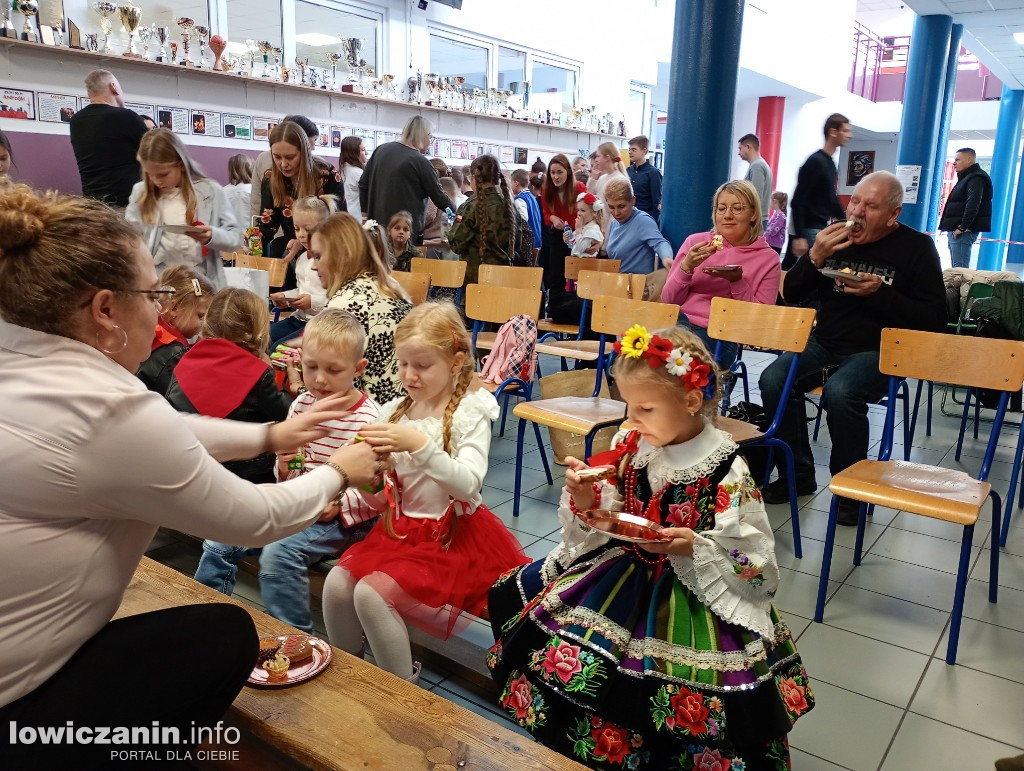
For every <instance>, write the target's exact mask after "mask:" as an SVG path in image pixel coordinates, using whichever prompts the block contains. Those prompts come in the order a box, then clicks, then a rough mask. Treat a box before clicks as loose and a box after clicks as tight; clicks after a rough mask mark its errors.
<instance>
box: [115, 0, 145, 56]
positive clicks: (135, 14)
mask: <svg viewBox="0 0 1024 771" xmlns="http://www.w3.org/2000/svg"><path fill="white" fill-rule="evenodd" d="M117 18H119V19H120V20H121V25H122V26H123V27H124V28H125V31H127V32H128V50H127V51H125V52H124V55H125V56H129V57H132V58H134V59H137V58H139V52H138V51H136V50H135V30H137V29H138V28H139V23H140V22H141V21H142V10H141V9H139V8H138V7H136V6H134V5H132V3H131V0H128V5H119V6H118V7H117Z"/></svg>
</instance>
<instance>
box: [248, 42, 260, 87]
mask: <svg viewBox="0 0 1024 771" xmlns="http://www.w3.org/2000/svg"><path fill="white" fill-rule="evenodd" d="M245 49H246V53H247V54H248V56H249V77H250V78H251V77H252V76H253V71H254V70H255V69H256V52H257V51H258V50H259V49H258V48H257V47H256V41H255V40H253V39H252V38H249V39H248V40H246V41H245Z"/></svg>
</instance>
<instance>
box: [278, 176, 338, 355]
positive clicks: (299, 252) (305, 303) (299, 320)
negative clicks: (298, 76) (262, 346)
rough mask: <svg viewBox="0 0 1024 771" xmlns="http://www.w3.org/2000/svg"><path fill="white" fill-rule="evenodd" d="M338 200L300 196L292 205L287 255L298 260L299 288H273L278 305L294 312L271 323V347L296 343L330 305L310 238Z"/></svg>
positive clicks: (296, 285) (296, 265)
mask: <svg viewBox="0 0 1024 771" xmlns="http://www.w3.org/2000/svg"><path fill="white" fill-rule="evenodd" d="M336 203H337V199H335V197H334V196H328V195H325V196H321V197H320V198H317V197H315V196H307V197H306V198H300V199H299V200H298V201H296V202H295V205H294V206H293V207H292V222H293V223H294V225H295V238H294V239H293V240H292V241H290V242H289V243H288V251H287V252H286V253H285V256H284V259H285V260H287V261H288V262H291V261H293V260H294V261H295V289H294V290H289V291H287V292H273V293H271V295H270V299H271V302H273V303H274V306H275V307H278V308H282V309H290V310H292V311H293V313H292V315H291V316H289V317H288V318H286V319H281V320H280V321H276V322H274V323H273V324H271V325H270V348H271V350H273V349H274V348H276V347H277V346H278V345H279V344H281V343H286V344H294V341H295V340H296V339H297V338H298V336H299V335H300V334H302V330H303V328H304V327H305V326H306V322H308V321H309V320H310V319H311V318H312V317H313V316H315V315H316V314H318V313H319V312H320V311H322V310H323V309H324V308H325V307H327V293H326V292H325V291H324V286H323V284H321V283H320V277H319V276H318V275H317V273H316V268H315V266H314V261H313V258H312V257H311V256H310V254H309V239H310V238H311V237H312V235H313V231H314V230H316V229H317V228H318V227H319V226H320V225H321V224H322V223H324V222H326V220H327V218H328V217H330V216H331V214H332V213H333V212H334V206H335V204H336Z"/></svg>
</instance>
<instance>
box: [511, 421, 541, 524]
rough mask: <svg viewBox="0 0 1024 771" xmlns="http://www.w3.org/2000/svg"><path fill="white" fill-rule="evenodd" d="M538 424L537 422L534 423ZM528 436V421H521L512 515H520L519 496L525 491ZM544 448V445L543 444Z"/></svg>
mask: <svg viewBox="0 0 1024 771" xmlns="http://www.w3.org/2000/svg"><path fill="white" fill-rule="evenodd" d="M534 425H536V423H535V424H534ZM525 438H526V421H525V420H520V421H519V428H518V429H517V432H516V485H515V498H513V499H512V516H513V517H518V516H519V498H520V495H521V494H522V492H523V440H524V439H525ZM541 449H542V450H543V445H541Z"/></svg>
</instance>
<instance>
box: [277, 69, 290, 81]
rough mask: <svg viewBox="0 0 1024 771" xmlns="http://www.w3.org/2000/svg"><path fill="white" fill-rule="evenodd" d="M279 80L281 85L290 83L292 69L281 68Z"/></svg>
mask: <svg viewBox="0 0 1024 771" xmlns="http://www.w3.org/2000/svg"><path fill="white" fill-rule="evenodd" d="M279 80H280V81H281V82H282V83H290V82H291V80H292V68H291V67H281V77H280V78H279Z"/></svg>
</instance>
